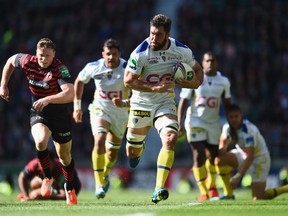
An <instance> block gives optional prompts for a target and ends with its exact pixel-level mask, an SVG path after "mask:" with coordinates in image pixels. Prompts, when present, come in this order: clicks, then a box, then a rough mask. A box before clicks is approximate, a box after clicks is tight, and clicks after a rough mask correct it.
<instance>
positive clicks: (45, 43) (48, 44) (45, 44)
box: [37, 38, 56, 50]
mask: <svg viewBox="0 0 288 216" xmlns="http://www.w3.org/2000/svg"><path fill="white" fill-rule="evenodd" d="M43 48H50V49H53V50H56V45H55V43H54V42H53V41H52V40H51V39H49V38H42V39H40V40H39V41H38V43H37V49H43Z"/></svg>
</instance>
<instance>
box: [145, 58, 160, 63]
mask: <svg viewBox="0 0 288 216" xmlns="http://www.w3.org/2000/svg"><path fill="white" fill-rule="evenodd" d="M159 60H160V58H158V57H153V58H148V59H147V61H148V62H149V64H157V63H159Z"/></svg>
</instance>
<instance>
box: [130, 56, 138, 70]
mask: <svg viewBox="0 0 288 216" xmlns="http://www.w3.org/2000/svg"><path fill="white" fill-rule="evenodd" d="M136 65H137V64H136V60H135V59H132V58H129V60H128V66H129V67H130V68H131V69H132V70H136Z"/></svg>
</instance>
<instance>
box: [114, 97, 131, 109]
mask: <svg viewBox="0 0 288 216" xmlns="http://www.w3.org/2000/svg"><path fill="white" fill-rule="evenodd" d="M112 102H113V104H114V105H115V106H116V107H130V98H128V99H124V100H122V99H121V98H119V97H114V98H112Z"/></svg>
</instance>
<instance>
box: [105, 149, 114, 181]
mask: <svg viewBox="0 0 288 216" xmlns="http://www.w3.org/2000/svg"><path fill="white" fill-rule="evenodd" d="M104 157H105V165H104V176H108V175H109V173H110V171H111V169H112V167H113V166H114V164H115V163H116V161H117V159H116V160H114V161H111V160H110V159H109V157H108V156H107V154H105V156H104Z"/></svg>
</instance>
